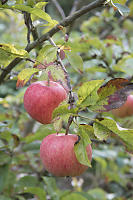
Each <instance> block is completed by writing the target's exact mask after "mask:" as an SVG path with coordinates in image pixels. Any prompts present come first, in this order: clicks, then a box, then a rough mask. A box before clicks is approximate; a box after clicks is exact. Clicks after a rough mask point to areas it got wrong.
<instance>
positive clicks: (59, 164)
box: [40, 133, 92, 176]
mask: <svg viewBox="0 0 133 200" xmlns="http://www.w3.org/2000/svg"><path fill="white" fill-rule="evenodd" d="M77 140H78V136H77V135H73V134H68V135H65V134H64V133H58V134H57V133H54V134H51V135H48V136H47V137H45V138H44V139H43V141H42V143H41V146H40V158H41V160H42V163H43V164H44V167H45V169H46V170H47V171H49V172H50V173H52V174H53V175H55V176H79V175H80V174H82V173H83V172H84V171H86V170H87V168H88V166H86V165H83V164H81V163H79V161H78V160H77V158H76V155H75V152H74V144H75V142H76V141H77ZM86 150H87V154H88V159H89V160H90V161H91V159H92V148H91V145H90V144H88V146H87V147H86Z"/></svg>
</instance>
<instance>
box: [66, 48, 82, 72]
mask: <svg viewBox="0 0 133 200" xmlns="http://www.w3.org/2000/svg"><path fill="white" fill-rule="evenodd" d="M65 54H66V56H67V59H68V61H69V62H70V64H71V66H72V67H73V68H74V69H75V70H76V71H80V72H83V60H82V58H81V56H79V55H78V54H77V53H75V52H68V51H65Z"/></svg>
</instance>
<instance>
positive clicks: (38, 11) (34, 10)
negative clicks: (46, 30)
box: [11, 4, 52, 22]
mask: <svg viewBox="0 0 133 200" xmlns="http://www.w3.org/2000/svg"><path fill="white" fill-rule="evenodd" d="M11 8H13V9H17V10H21V11H25V12H28V13H31V14H34V15H35V16H37V17H39V18H41V19H44V20H46V21H48V22H51V20H52V19H51V17H50V16H49V15H48V14H47V13H46V12H44V11H43V10H41V9H39V8H32V7H30V6H25V5H22V4H21V5H14V6H12V7H11Z"/></svg>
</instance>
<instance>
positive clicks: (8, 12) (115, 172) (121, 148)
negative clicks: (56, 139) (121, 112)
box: [0, 0, 133, 200]
mask: <svg viewBox="0 0 133 200" xmlns="http://www.w3.org/2000/svg"><path fill="white" fill-rule="evenodd" d="M52 2H53V1H52ZM71 3H72V2H71ZM71 3H70V5H71ZM66 4H67V5H68V8H69V6H70V5H69V2H67V1H66ZM74 5H75V4H74ZM107 5H109V7H108V6H107ZM50 6H52V5H50V3H49V4H47V2H44V1H41V0H28V1H23V0H16V1H14V0H13V1H10V0H9V1H1V3H0V19H1V24H0V37H1V43H0V79H2V74H3V73H4V72H5V73H7V76H6V77H4V78H5V79H4V80H2V84H1V85H0V113H1V114H0V199H1V200H26V199H33V198H34V199H39V200H45V199H53V200H58V199H61V200H71V199H73V200H74V199H75V200H78V199H83V200H85V199H89V200H100V199H101V200H104V199H105V200H106V199H107V200H110V199H113V200H124V199H129V200H130V199H132V198H133V192H132V191H133V183H132V182H133V180H132V179H133V178H132V173H133V156H132V153H133V125H132V119H133V117H127V118H124V119H118V118H116V117H114V116H113V115H112V113H111V110H112V109H113V108H117V107H120V106H121V105H122V104H123V103H124V102H125V101H126V98H127V96H128V95H129V93H132V90H133V89H132V88H133V86H132V77H133V70H132V61H133V36H132V32H133V16H132V10H133V2H132V1H128V2H126V1H125V0H122V1H120V0H108V1H106V2H105V6H104V7H102V8H98V9H97V10H95V12H94V11H93V10H92V11H91V14H90V13H87V16H86V19H83V18H82V19H81V23H77V24H75V22H73V24H71V27H66V28H65V26H64V27H63V26H62V24H60V22H58V21H60V17H59V16H58V15H57V14H55V12H50V8H51V7H50ZM79 7H80V5H79ZM44 9H45V10H44ZM77 9H78V8H77ZM129 9H130V10H129ZM47 10H48V11H49V13H47V12H46V11H47ZM118 11H119V12H118ZM59 13H60V12H59ZM120 14H122V16H121V15H120ZM59 15H60V14H59ZM23 17H24V20H23ZM57 20H58V21H57ZM55 27H58V31H55V32H54V30H55V29H54V28H55ZM51 30H53V32H54V34H53V39H52V40H51V35H49V33H50V32H49V31H51ZM57 32H58V33H57ZM55 33H56V34H55ZM67 33H69V34H70V33H71V34H70V35H69V34H68V35H69V36H68V35H67ZM45 34H46V35H45ZM44 35H45V36H47V37H46V40H45V42H44V40H43V37H44ZM36 41H41V42H38V43H37V45H35V46H34V48H33V51H31V52H30V50H28V51H27V50H26V48H25V46H27V47H29V46H30V45H31V46H32V45H34V44H35V43H36ZM43 42H44V43H43ZM31 46H30V47H31ZM24 48H25V49H24ZM61 50H62V53H63V56H61V53H60V52H61ZM18 58H20V59H21V62H18V63H16V64H17V65H16V66H13V67H12V66H10V63H11V62H14V59H18ZM59 58H61V59H62V60H61V59H59ZM62 63H63V66H62ZM64 68H65V69H66V70H67V72H68V73H66V71H65V69H64ZM49 79H50V80H51V79H52V80H54V81H57V82H60V83H61V84H62V85H63V86H64V87H65V89H66V91H68V93H70V92H71V91H69V90H70V88H69V84H68V83H69V79H70V83H71V85H72V88H73V96H74V99H75V102H74V104H73V102H71V98H70V96H69V97H68V100H69V101H68V102H64V103H63V104H62V105H60V106H59V107H58V108H57V109H55V110H54V112H53V121H54V123H53V124H50V125H41V124H40V123H38V122H36V121H34V120H33V119H31V118H30V117H29V115H28V114H27V113H26V112H25V110H24V106H23V95H24V92H25V90H26V87H27V86H28V85H29V84H30V83H31V82H34V81H37V80H49ZM128 80H130V82H129V81H128ZM3 81H4V82H3ZM123 83H125V84H123ZM16 86H17V89H16ZM121 93H122V95H121ZM114 97H115V98H116V99H115V100H114ZM70 116H72V117H73V122H72V124H71V126H70V127H69V132H70V133H75V134H78V135H79V136H80V141H79V143H77V144H76V145H75V153H76V156H77V159H78V160H79V162H81V163H82V164H86V165H88V166H89V168H88V170H87V172H85V174H83V175H82V176H80V177H75V178H74V177H72V178H70V177H69V178H59V177H58V178H57V177H52V175H51V174H50V173H48V172H47V171H46V170H45V169H44V168H43V166H42V163H41V161H40V157H39V148H40V144H41V141H42V139H43V138H44V137H45V136H47V135H48V134H51V133H54V132H56V131H60V132H65V131H66V127H67V124H68V119H69V117H70ZM88 143H91V145H92V147H93V160H92V163H90V162H89V161H88V159H87V155H86V151H85V148H86V145H87V144H88ZM129 152H130V153H129Z"/></svg>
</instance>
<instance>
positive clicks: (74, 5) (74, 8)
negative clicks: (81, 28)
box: [69, 0, 81, 16]
mask: <svg viewBox="0 0 133 200" xmlns="http://www.w3.org/2000/svg"><path fill="white" fill-rule="evenodd" d="M80 1H81V0H75V1H74V3H73V6H72V9H71V11H70V13H69V16H71V15H72V14H73V13H74V12H75V11H76V10H77V8H78V6H79V3H80Z"/></svg>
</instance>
